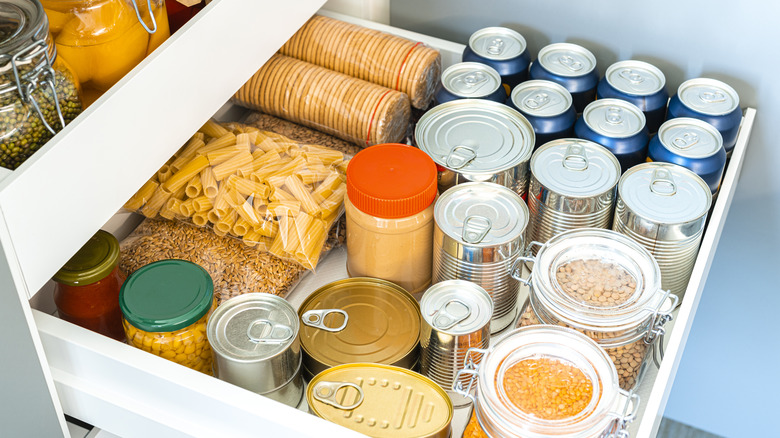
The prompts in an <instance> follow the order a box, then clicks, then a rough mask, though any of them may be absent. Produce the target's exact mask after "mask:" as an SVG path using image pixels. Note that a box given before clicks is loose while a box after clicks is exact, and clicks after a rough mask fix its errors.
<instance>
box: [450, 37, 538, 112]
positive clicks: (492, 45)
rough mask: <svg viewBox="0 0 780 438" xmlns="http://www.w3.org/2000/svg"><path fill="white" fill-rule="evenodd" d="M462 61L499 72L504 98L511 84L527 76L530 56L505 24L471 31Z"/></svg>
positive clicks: (515, 83)
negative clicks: (488, 67)
mask: <svg viewBox="0 0 780 438" xmlns="http://www.w3.org/2000/svg"><path fill="white" fill-rule="evenodd" d="M462 60H463V61H470V62H480V63H482V64H487V65H489V66H491V67H493V68H494V69H495V70H496V71H497V72H498V74H500V75H501V80H502V81H503V84H504V93H505V95H504V97H506V96H507V95H509V92H510V90H511V89H512V88H513V87H514V86H515V85H517V84H519V83H520V82H523V81H524V80H526V79H528V64H530V63H531V55H529V54H528V50H527V45H526V42H525V38H523V36H522V35H520V34H519V33H517V32H515V31H514V30H512V29H507V28H506V27H486V28H484V29H480V30H478V31H476V32H474V33H473V34H471V36H470V37H469V43H468V45H466V48H465V49H464V50H463V56H462Z"/></svg>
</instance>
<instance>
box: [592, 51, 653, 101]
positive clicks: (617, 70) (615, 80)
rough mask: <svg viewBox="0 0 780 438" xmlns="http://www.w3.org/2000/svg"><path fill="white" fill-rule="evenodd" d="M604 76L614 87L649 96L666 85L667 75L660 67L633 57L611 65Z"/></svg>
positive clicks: (635, 94)
mask: <svg viewBox="0 0 780 438" xmlns="http://www.w3.org/2000/svg"><path fill="white" fill-rule="evenodd" d="M604 77H605V78H606V79H607V82H608V83H609V84H610V85H612V87H613V88H615V89H616V90H618V91H620V92H623V93H626V94H630V95H632V96H649V95H651V94H655V93H657V92H659V91H661V90H662V89H663V88H664V86H665V85H666V76H664V74H663V72H662V71H661V70H660V69H659V68H658V67H656V66H654V65H652V64H649V63H647V62H643V61H637V60H633V59H629V60H626V61H618V62H616V63H614V64H612V65H610V66H609V67H608V68H607V72H606V73H605V74H604Z"/></svg>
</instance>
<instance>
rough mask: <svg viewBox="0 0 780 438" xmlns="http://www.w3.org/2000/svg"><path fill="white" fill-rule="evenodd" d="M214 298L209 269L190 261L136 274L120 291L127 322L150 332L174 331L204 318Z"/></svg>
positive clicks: (152, 265) (148, 268)
mask: <svg viewBox="0 0 780 438" xmlns="http://www.w3.org/2000/svg"><path fill="white" fill-rule="evenodd" d="M213 299H214V282H213V281H212V280H211V276H209V273H208V272H206V270H205V269H203V268H201V267H200V266H198V265H196V264H195V263H191V262H188V261H186V260H177V259H171V260H160V261H157V262H153V263H149V264H148V265H146V266H143V267H141V268H139V269H138V270H136V271H135V272H133V273H132V274H131V275H130V276H129V277H128V278H127V280H126V281H125V282H124V284H122V288H121V289H120V290H119V307H120V309H122V314H123V315H124V317H125V319H127V321H128V322H129V323H130V324H132V325H134V326H135V327H137V328H139V329H141V330H145V331H148V332H172V331H176V330H179V329H182V328H185V327H188V326H190V325H192V324H194V323H195V322H197V321H198V320H199V319H200V318H202V317H203V316H204V315H205V314H206V313H208V311H209V309H211V304H212V301H213Z"/></svg>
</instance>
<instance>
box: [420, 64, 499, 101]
mask: <svg viewBox="0 0 780 438" xmlns="http://www.w3.org/2000/svg"><path fill="white" fill-rule="evenodd" d="M433 98H434V102H435V104H436V105H439V104H441V103H445V102H450V101H452V100H458V99H487V100H492V101H494V102H498V103H504V101H505V100H506V92H505V91H504V87H503V86H501V76H500V75H499V74H498V72H497V71H496V69H494V68H493V67H491V66H489V65H486V64H480V63H478V62H460V63H458V64H454V65H452V66H450V67H448V68H447V69H446V70H444V72H443V73H442V74H441V81H440V82H439V85H438V87H437V88H436V94H434V96H433Z"/></svg>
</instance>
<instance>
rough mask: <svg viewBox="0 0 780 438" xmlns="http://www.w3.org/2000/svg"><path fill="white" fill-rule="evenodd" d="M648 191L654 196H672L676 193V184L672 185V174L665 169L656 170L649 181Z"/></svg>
mask: <svg viewBox="0 0 780 438" xmlns="http://www.w3.org/2000/svg"><path fill="white" fill-rule="evenodd" d="M650 191H651V192H653V193H655V194H656V195H661V196H674V195H675V194H676V193H677V184H675V183H674V179H673V178H672V172H669V171H668V170H666V169H656V170H655V171H653V177H652V179H651V180H650Z"/></svg>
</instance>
